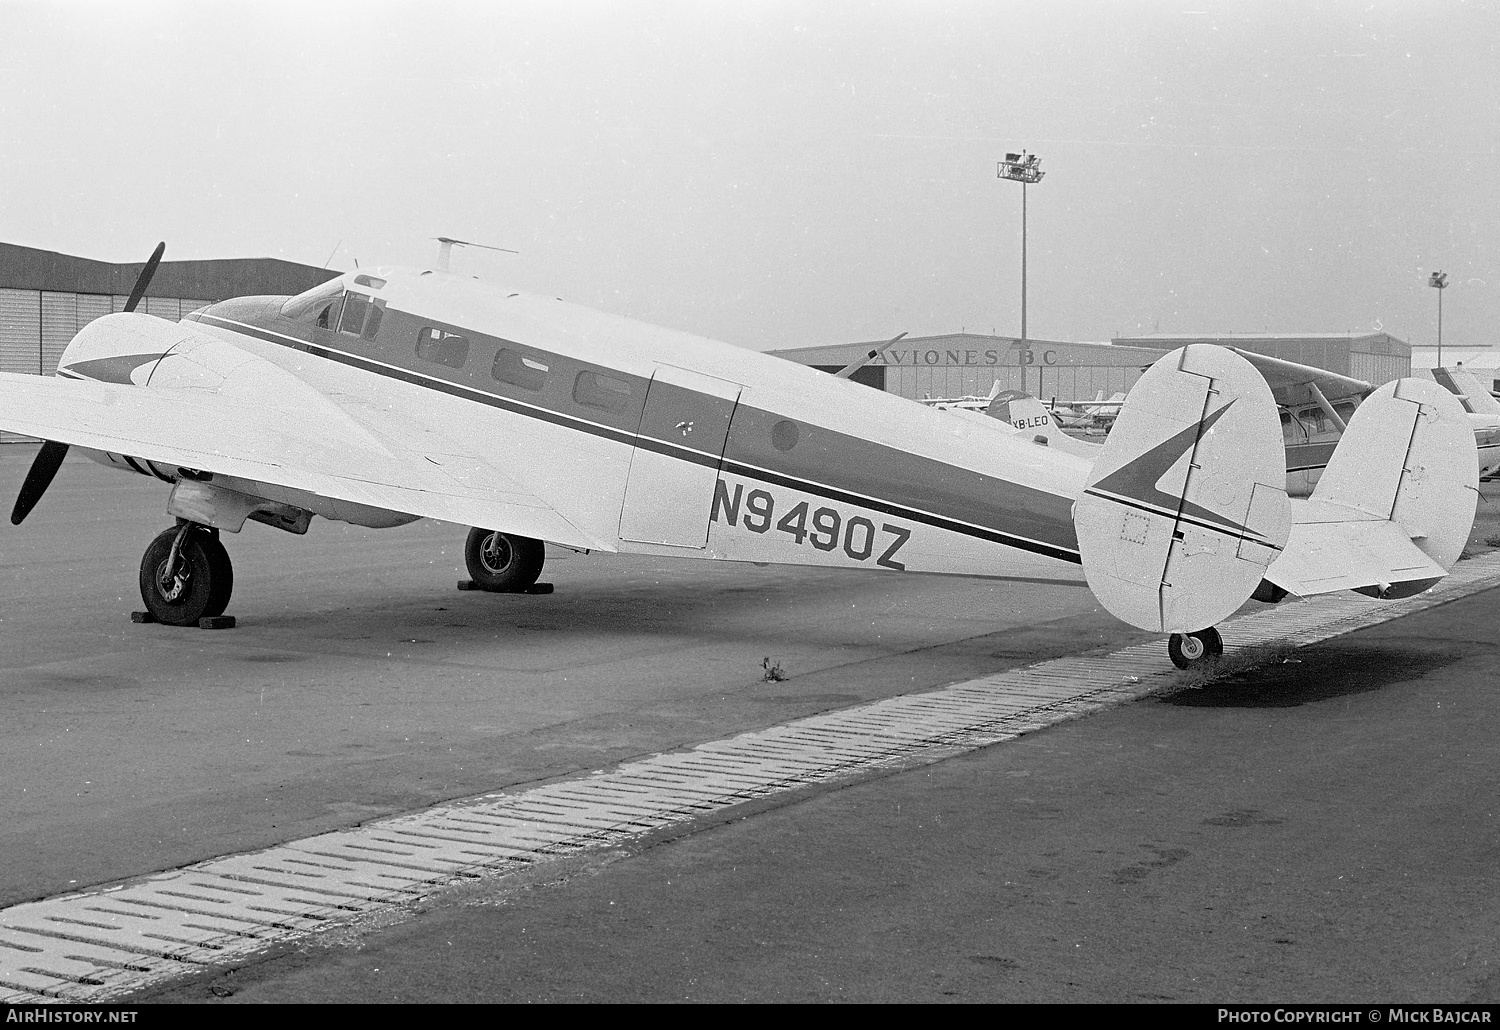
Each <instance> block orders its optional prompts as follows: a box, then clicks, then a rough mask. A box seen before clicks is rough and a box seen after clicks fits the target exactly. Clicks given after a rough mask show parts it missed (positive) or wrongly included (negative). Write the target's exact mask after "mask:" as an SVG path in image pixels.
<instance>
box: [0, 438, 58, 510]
mask: <svg viewBox="0 0 1500 1030" xmlns="http://www.w3.org/2000/svg"><path fill="white" fill-rule="evenodd" d="M67 456H68V445H67V444H65V443H57V442H56V441H55V440H45V441H43V443H42V449H41V450H39V451H37V452H36V458H35V459H34V460H33V461H32V462H31V471H30V472H28V473H26V481H25V482H24V483H22V484H21V492H20V494H19V495H17V497H16V506H15V508H13V509H12V510H11V513H10V524H11V525H12V526H19V525H20V524H21V522H22V520H24V519H25V518H26V516H27V515H30V514H31V509H32V508H35V507H36V502H37V501H40V500H41V499H42V494H44V493H46V492H47V487H49V486H51V485H52V477H53V476H55V475H57V470H58V468H60V467H61V466H62V463H63V459H64V458H66V457H67Z"/></svg>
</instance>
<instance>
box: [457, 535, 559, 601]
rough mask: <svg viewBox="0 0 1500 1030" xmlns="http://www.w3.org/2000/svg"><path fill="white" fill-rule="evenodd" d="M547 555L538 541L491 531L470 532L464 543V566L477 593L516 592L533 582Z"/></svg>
mask: <svg viewBox="0 0 1500 1030" xmlns="http://www.w3.org/2000/svg"><path fill="white" fill-rule="evenodd" d="M546 558H547V553H546V551H545V550H544V549H543V547H542V542H541V541H540V540H533V539H531V538H530V537H525V536H510V535H509V534H507V533H499V532H496V531H495V530H493V529H471V530H469V539H468V540H467V541H466V542H465V543H464V564H465V565H467V566H468V567H469V575H470V576H471V577H472V578H473V580H474V583H475V585H476V586H478V587H479V589H481V590H493V591H496V592H499V593H516V592H519V591H522V590H525V589H526V588H527V587H529V586H531V584H533V583H535V582H536V578H537V577H538V576H540V575H541V574H542V562H543V561H545V560H546Z"/></svg>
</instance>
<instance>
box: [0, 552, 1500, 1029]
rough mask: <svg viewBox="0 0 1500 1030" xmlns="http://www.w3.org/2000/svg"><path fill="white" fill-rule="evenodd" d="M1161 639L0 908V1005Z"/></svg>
mask: <svg viewBox="0 0 1500 1030" xmlns="http://www.w3.org/2000/svg"><path fill="white" fill-rule="evenodd" d="M1494 586H1500V552H1497V553H1495V554H1490V555H1485V556H1482V557H1479V558H1476V559H1473V560H1471V561H1466V562H1463V563H1462V564H1460V565H1458V566H1456V567H1455V570H1454V572H1453V573H1452V574H1451V575H1449V576H1448V577H1447V578H1446V579H1444V580H1443V581H1442V582H1441V583H1440V584H1438V586H1437V587H1435V588H1434V589H1433V590H1431V591H1429V592H1428V593H1426V594H1422V595H1419V596H1417V597H1414V598H1408V599H1406V600H1403V601H1397V602H1394V603H1381V602H1376V601H1371V600H1369V599H1366V598H1363V597H1360V596H1358V595H1353V594H1350V595H1347V596H1344V597H1324V598H1319V599H1317V600H1315V601H1299V602H1294V603H1291V604H1283V605H1280V606H1278V607H1276V608H1272V609H1268V610H1266V611H1262V612H1257V613H1255V614H1252V615H1244V616H1240V617H1238V618H1235V619H1231V620H1229V621H1228V622H1227V623H1225V624H1224V627H1223V629H1224V636H1225V650H1226V653H1227V654H1229V655H1233V654H1234V653H1235V652H1237V651H1240V650H1243V649H1245V648H1247V647H1255V646H1264V645H1267V644H1273V643H1285V644H1290V645H1293V646H1303V645H1306V644H1311V643H1314V642H1316V641H1319V640H1324V639H1327V638H1329V637H1333V636H1337V635H1339V634H1342V633H1348V632H1351V631H1353V630H1356V629H1361V628H1364V627H1365V626H1371V625H1375V624H1377V623H1381V622H1386V621H1389V620H1391V619H1395V618H1398V617H1400V616H1402V615H1406V614H1409V613H1411V612H1415V611H1421V610H1423V609H1426V608H1431V607H1433V606H1434V605H1438V604H1443V603H1445V602H1447V601H1453V600H1457V599H1459V598H1461V597H1466V596H1468V595H1470V594H1473V593H1477V592H1478V591H1481V590H1486V589H1489V588H1490V587H1494ZM1165 651H1166V648H1165V647H1164V646H1163V644H1162V642H1161V641H1159V640H1157V641H1152V642H1150V643H1147V644H1138V645H1135V646H1133V647H1127V648H1124V649H1122V650H1119V651H1115V652H1112V653H1109V654H1103V655H1084V656H1079V657H1069V658H1059V659H1055V660H1052V661H1047V662H1042V663H1040V664H1037V665H1031V666H1027V667H1025V668H1021V669H1012V670H1009V671H1007V672H1003V673H997V674H995V675H992V676H985V677H982V678H980V679H975V680H969V681H967V682H963V683H956V684H953V685H952V686H949V687H945V688H943V689H940V690H934V691H929V692H927V693H921V694H906V695H902V696H899V697H892V698H886V699H884V700H881V701H875V702H871V703H868V704H863V705H858V706H856V707H853V708H847V709H842V710H839V711H835V712H827V713H824V714H821V715H815V716H811V717H809V718H805V719H798V720H796V721H794V722H789V723H784V724H782V725H779V726H772V727H770V728H769V729H765V730H758V731H755V732H752V733H742V734H740V735H739V736H736V737H731V738H728V739H725V740H715V741H710V742H708V743H705V744H699V745H697V746H696V747H694V748H693V749H691V750H689V751H681V752H673V753H669V754H661V755H653V756H652V757H650V758H646V759H642V760H640V761H635V762H628V763H625V764H623V765H620V766H617V767H615V768H613V769H610V770H607V771H605V772H602V773H596V774H594V775H591V776H587V777H582V778H577V779H572V780H566V781H561V782H557V783H552V784H547V785H545V786H541V787H536V788H532V789H529V790H524V791H521V792H518V793H515V794H504V793H500V794H492V795H486V796H483V797H478V798H471V799H467V800H463V801H457V802H450V803H447V804H443V805H438V806H435V807H433V808H430V809H427V810H425V811H422V812H418V813H413V814H409V815H402V816H397V817H393V818H389V819H383V820H380V821H378V822H374V823H370V824H367V825H364V826H361V827H358V828H356V829H353V830H344V831H338V832H334V833H325V834H320V835H318V836H316V837H308V838H306V839H303V840H297V841H292V842H290V843H287V844H282V845H279V846H277V847H274V848H268V849H266V850H264V851H258V852H253V853H249V854H242V855H230V856H226V857H223V858H217V859H212V860H210V861H207V862H200V863H198V864H196V865H192V866H187V867H185V868H182V869H175V870H172V871H170V872H165V873H158V874H154V875H151V876H147V877H142V878H138V879H135V880H131V881H128V882H126V883H121V884H115V885H111V886H106V887H101V888H94V889H91V890H88V891H84V892H81V893H73V894H66V895H61V896H59V897H55V898H49V899H46V900H44V901H38V902H30V903H27V904H23V905H15V906H12V907H10V908H7V909H4V910H0V1003H9V1004H35V1003H46V1002H74V1003H80V1002H81V1003H88V1002H103V1001H110V1000H113V999H117V998H120V997H121V996H123V995H126V994H129V993H131V992H134V991H138V990H141V989H143V988H145V987H148V986H152V985H155V984H159V983H162V982H164V981H166V980H169V979H173V978H176V977H178V976H181V975H182V974H183V973H185V972H189V971H193V970H199V969H207V968H209V967H212V966H218V965H222V964H227V963H234V962H240V961H244V960H245V959H247V958H249V957H251V956H252V955H254V954H256V953H257V952H260V951H263V950H265V949H266V948H268V947H270V946H271V945H272V944H275V943H278V942H282V941H286V940H290V939H293V938H296V937H299V936H302V935H306V934H310V933H314V932H316V931H318V930H322V929H326V928H329V927H332V926H336V925H339V924H340V923H343V922H346V921H348V920H350V919H353V918H355V917H357V916H364V915H368V914H369V913H372V912H375V911H378V910H380V909H384V908H389V907H392V906H397V905H401V904H403V903H409V902H412V901H415V900H417V899H420V898H422V897H424V896H426V895H428V894H431V893H433V892H434V891H436V890H439V889H440V888H442V887H445V886H448V885H451V884H454V883H458V882H462V881H465V880H473V879H478V878H480V877H491V876H497V875H503V874H504V873H506V872H512V871H515V870H517V869H521V868H525V867H527V866H531V865H534V864H536V863H539V862H546V861H547V860H549V859H551V858H554V857H558V856H562V855H569V854H576V853H578V852H580V851H585V850H588V849H592V848H599V847H604V846H608V845H611V844H617V843H620V842H621V841H625V840H629V839H631V838H635V837H640V836H642V835H644V834H647V833H650V832H652V831H654V830H658V829H660V828H662V827H665V826H669V825H671V824H673V823H678V822H682V821H685V820H688V819H692V818H695V817H697V816H699V815H702V814H704V813H708V812H713V811H716V810H720V809H724V808H727V807H730V806H732V805H736V804H739V803H741V802H744V801H748V800H751V799H755V798H762V797H765V796H767V795H771V794H775V793H777V792H780V791H786V790H791V789H793V788H796V787H801V786H806V785H808V784H814V783H819V782H825V781H828V780H832V779H836V778H838V777H840V776H845V775H849V774H852V773H856V772H860V771H866V770H871V769H876V768H880V767H890V766H899V765H904V764H926V763H928V762H934V761H938V760H940V759H943V758H946V757H949V756H951V755H954V754H959V753H962V752H965V751H971V750H974V749H976V748H980V747H985V746H987V745H989V744H995V743H999V742H1001V741H1005V740H1010V739H1012V738H1014V737H1017V736H1020V735H1021V734H1023V733H1028V732H1031V731H1033V730H1037V729H1040V728H1042V727H1044V726H1049V725H1052V724H1053V723H1057V722H1061V721H1063V720H1065V719H1070V718H1074V717H1077V716H1079V715H1083V714H1086V713H1089V712H1094V711H1098V710H1099V709H1102V708H1107V707H1111V706H1114V705H1117V704H1121V703H1123V702H1125V701H1130V700H1133V699H1135V698H1139V697H1144V696H1146V695H1149V694H1152V693H1154V692H1156V691H1158V690H1160V689H1162V688H1163V687H1164V686H1166V685H1168V684H1169V683H1171V682H1172V679H1171V674H1172V673H1173V671H1174V670H1173V668H1172V666H1171V664H1170V662H1169V661H1168V659H1167V657H1166V654H1165Z"/></svg>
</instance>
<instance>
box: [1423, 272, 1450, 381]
mask: <svg viewBox="0 0 1500 1030" xmlns="http://www.w3.org/2000/svg"><path fill="white" fill-rule="evenodd" d="M1427 285H1428V286H1431V287H1434V288H1435V289H1436V290H1437V291H1438V351H1437V367H1438V368H1442V367H1443V291H1444V290H1446V289H1447V288H1448V273H1447V272H1433V273H1432V275H1431V276H1429V277H1428V279H1427Z"/></svg>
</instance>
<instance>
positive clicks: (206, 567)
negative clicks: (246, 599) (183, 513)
mask: <svg viewBox="0 0 1500 1030" xmlns="http://www.w3.org/2000/svg"><path fill="white" fill-rule="evenodd" d="M233 592H234V566H233V565H231V564H230V562H229V552H228V551H226V550H224V545H223V544H221V543H219V535H218V532H217V531H216V530H213V529H210V528H208V527H206V526H199V525H196V524H194V523H191V522H187V523H183V524H182V525H181V526H177V527H175V528H173V529H168V530H164V531H163V532H161V533H159V534H157V537H156V539H155V540H152V541H151V546H149V547H147V548H146V554H145V556H144V557H142V558H141V600H142V601H144V602H146V610H147V611H148V612H150V613H151V614H152V615H153V616H154V617H155V618H156V621H157V622H160V623H164V624H166V625H168V626H196V625H197V624H198V620H199V619H204V618H211V617H213V616H216V615H223V614H224V609H225V608H227V607H229V595H230V594H231V593H233Z"/></svg>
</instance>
